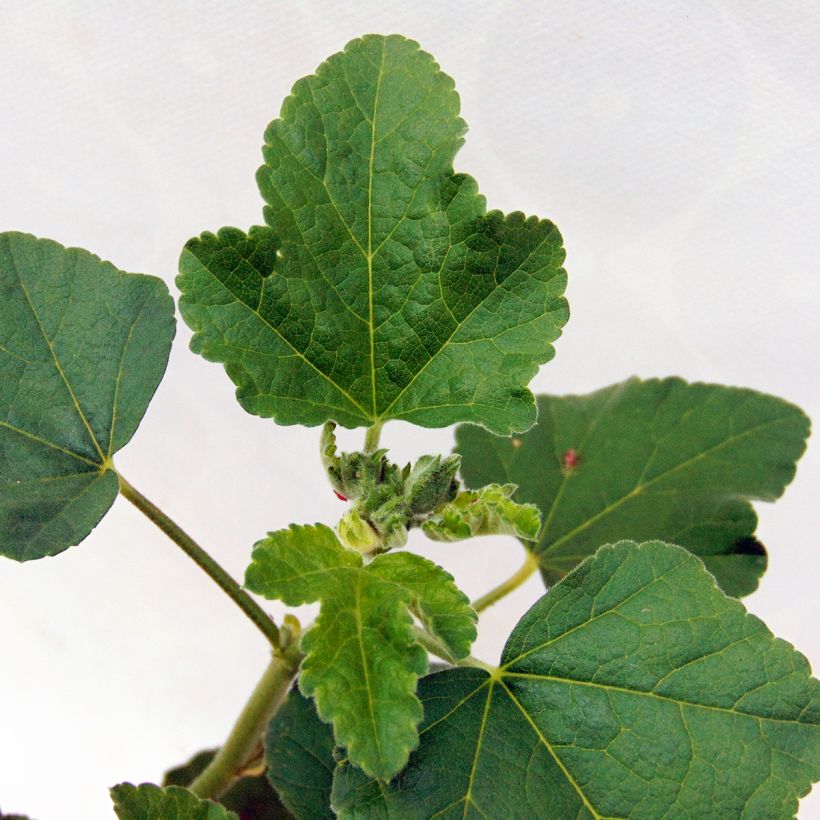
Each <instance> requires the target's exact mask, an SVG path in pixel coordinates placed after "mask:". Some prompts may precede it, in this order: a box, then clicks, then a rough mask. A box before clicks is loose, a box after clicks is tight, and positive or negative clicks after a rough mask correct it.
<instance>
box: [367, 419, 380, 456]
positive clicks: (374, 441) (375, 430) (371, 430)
mask: <svg viewBox="0 0 820 820" xmlns="http://www.w3.org/2000/svg"><path fill="white" fill-rule="evenodd" d="M381 434H382V422H380V421H377V422H376V423H375V424H374V425H373V426H372V427H368V428H367V432H366V433H365V436H364V451H365V452H366V453H373V452H375V451H376V450H377V449H378V447H379V439H380V438H381Z"/></svg>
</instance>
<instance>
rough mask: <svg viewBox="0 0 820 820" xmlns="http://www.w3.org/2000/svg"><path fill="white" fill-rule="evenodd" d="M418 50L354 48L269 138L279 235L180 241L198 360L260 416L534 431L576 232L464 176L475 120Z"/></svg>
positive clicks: (293, 102)
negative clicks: (564, 237)
mask: <svg viewBox="0 0 820 820" xmlns="http://www.w3.org/2000/svg"><path fill="white" fill-rule="evenodd" d="M458 111H459V99H458V95H457V94H456V92H455V90H454V88H453V82H452V80H451V79H450V78H449V77H448V76H447V75H446V74H444V73H442V72H441V71H440V70H439V67H438V65H437V64H436V63H435V62H434V61H433V58H432V57H431V56H430V55H429V54H426V53H425V52H423V51H420V50H419V46H418V44H417V43H414V42H413V41H411V40H406V39H404V38H403V37H399V36H390V37H382V36H377V35H369V36H367V37H364V38H362V39H360V40H354V41H353V42H351V43H350V44H348V46H347V47H346V48H345V50H344V51H343V52H341V53H339V54H335V55H333V56H332V57H331V58H330V59H329V60H327V62H325V63H323V64H322V65H321V66H320V67H319V68H318V70H317V72H316V74H315V75H313V76H310V77H306V78H304V79H302V80H300V81H299V82H298V83H296V85H295V86H294V88H293V92H292V94H291V96H290V97H288V98H287V99H286V100H285V102H284V104H283V106H282V111H281V117H280V119H278V120H275V121H274V122H273V123H271V125H270V126H269V127H268V129H267V131H266V133H265V146H264V160H265V164H264V165H263V166H262V167H261V168H260V169H259V173H258V175H257V180H258V183H259V187H260V190H261V192H262V195H263V197H264V199H265V201H266V203H267V207H266V208H265V219H266V222H267V224H268V226H269V227H265V228H260V227H257V228H252V229H251V230H250V232H249V233H247V234H246V233H244V232H242V231H239V230H237V229H235V228H224V229H223V230H221V231H219V232H218V233H217V234H215V235H214V234H211V233H206V234H203V235H202V236H201V237H199V238H198V239H192V240H191V241H190V242H188V244H187V245H186V246H185V249H184V250H183V253H182V257H181V260H180V277H179V279H178V280H177V281H178V285H179V288H180V290H181V291H182V294H183V295H182V299H181V300H180V311H181V313H182V316H183V318H184V319H185V321H186V322H187V323H188V324H189V325H190V326H191V328H192V329H193V330H194V332H195V335H194V337H193V340H192V342H191V346H192V349H193V350H194V351H195V352H197V353H201V354H202V355H203V356H205V358H207V359H210V360H212V361H217V362H223V363H224V364H225V367H226V370H227V371H228V375H229V376H230V377H231V379H232V380H233V381H234V382H235V383H236V385H237V388H238V389H237V397H238V399H239V401H240V402H241V404H242V406H243V407H244V408H245V409H246V410H247V411H248V412H251V413H255V414H257V415H260V416H265V417H273V418H275V419H276V421H278V422H279V423H280V424H306V425H316V424H321V423H322V422H324V421H326V420H328V419H335V420H336V421H338V422H339V423H341V424H343V425H345V426H347V427H355V426H369V425H372V424H374V423H376V422H379V421H384V420H387V419H404V420H405V421H410V422H413V423H415V424H420V425H422V426H425V427H442V426H446V425H448V424H452V423H454V422H457V421H471V422H474V423H476V424H482V425H484V426H486V427H487V428H489V429H491V430H493V431H495V432H497V433H509V432H510V431H512V430H525V429H527V428H528V427H530V426H531V425H532V424H533V423H534V421H535V403H534V400H533V396H532V394H531V393H530V392H529V391H528V390H527V389H526V385H527V383H528V382H529V381H530V379H531V378H532V377H533V376H534V375H535V373H536V370H537V369H538V365H539V364H541V363H543V362H546V361H548V360H549V359H550V358H552V356H553V353H554V351H553V348H552V345H551V343H552V342H553V341H554V340H555V339H556V338H557V337H558V335H559V334H560V332H561V328H562V327H563V325H564V324H565V323H566V321H567V318H568V310H567V305H566V301H565V300H564V299H563V292H564V288H565V285H566V275H565V273H564V271H563V269H562V268H561V265H562V263H563V260H564V251H563V248H562V243H561V237H560V235H559V234H558V231H557V229H556V228H555V226H554V225H553V224H552V223H550V222H547V221H544V220H539V219H537V218H535V217H530V218H525V217H524V216H523V215H522V214H520V213H513V214H510V215H507V216H504V215H503V214H501V213H499V212H497V211H492V212H489V213H487V212H486V210H485V201H484V198H483V197H482V196H481V195H480V194H479V193H478V188H477V185H476V182H475V180H473V179H472V178H471V177H469V176H466V175H464V174H455V173H454V172H453V167H452V166H453V158H454V156H455V153H456V151H457V150H458V149H459V147H460V146H461V144H462V142H463V139H462V138H463V135H464V132H465V130H466V125H465V124H464V122H463V121H462V120H461V119H460V118H459V116H458Z"/></svg>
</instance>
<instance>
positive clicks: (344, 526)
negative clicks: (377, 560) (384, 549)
mask: <svg viewBox="0 0 820 820" xmlns="http://www.w3.org/2000/svg"><path fill="white" fill-rule="evenodd" d="M338 530H339V540H340V541H341V542H342V543H343V544H344V545H345V546H346V547H349V548H350V549H354V550H358V551H359V552H361V553H364V554H366V553H368V552H373V551H374V550H376V549H378V548H379V547H380V546H381V539H380V538H379V534H378V533H377V532H376V531H375V530H374V529H373V527H371V526H370V524H369V523H368V522H367V521H366V520H365V519H364V518H362V517H361V516H360V515H359V513H357V512H356V510H355V509H352V510H348V511H347V512H346V513H345V514H344V516H342V520H341V521H340V522H339V527H338Z"/></svg>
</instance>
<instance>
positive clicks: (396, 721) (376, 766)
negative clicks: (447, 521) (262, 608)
mask: <svg viewBox="0 0 820 820" xmlns="http://www.w3.org/2000/svg"><path fill="white" fill-rule="evenodd" d="M246 585H247V587H248V589H250V590H251V591H253V592H257V593H259V594H261V595H264V596H265V597H267V598H278V599H280V600H282V601H284V602H285V603H286V604H289V605H290V606H299V605H300V604H305V603H311V602H313V601H321V602H322V606H321V611H320V614H319V618H318V619H317V621H316V625H315V626H314V627H313V628H312V629H311V630H310V631H309V632H307V634H306V635H305V637H304V639H303V642H302V647H303V649H304V651H305V654H306V657H305V659H304V661H303V662H302V669H301V674H300V676H299V687H300V689H301V690H302V692H304V693H305V694H306V695H312V696H313V697H314V698H315V700H316V704H317V708H318V710H319V714H320V715H321V716H322V718H323V719H324V720H327V721H333V727H334V732H335V736H336V740H337V741H338V742H339V743H341V744H343V745H345V746H346V747H347V749H348V753H349V754H350V758H351V760H353V761H355V763H356V764H357V765H358V766H361V768H362V769H364V770H365V771H366V772H368V773H369V774H371V775H373V776H375V777H380V778H385V779H386V778H390V777H392V776H393V775H394V774H396V773H397V772H398V771H400V770H401V768H402V767H403V766H404V764H405V763H406V762H407V755H408V754H409V752H410V750H411V749H413V748H414V747H415V745H416V743H417V742H418V734H417V729H416V727H417V725H418V723H419V721H420V720H421V717H422V709H421V705H420V703H419V701H418V698H417V697H416V695H415V690H416V681H417V679H418V678H419V676H421V675H423V674H424V673H425V672H426V671H427V653H426V652H425V650H424V649H423V648H422V647H421V646H420V645H419V644H417V643H416V639H415V637H414V635H413V630H412V618H411V613H413V614H415V615H417V616H418V618H419V619H420V620H421V622H422V623H423V624H424V626H425V627H426V628H427V629H428V630H429V631H430V632H431V633H432V634H433V635H434V636H435V637H436V638H438V639H439V640H441V641H442V642H443V643H444V645H445V646H446V647H447V649H448V650H449V651H450V652H451V653H452V655H453V656H454V657H456V658H462V657H464V656H466V655H467V654H468V653H469V651H470V645H471V644H472V642H473V639H474V638H475V618H476V616H475V613H474V612H473V610H472V609H471V608H470V605H469V601H468V599H467V598H466V596H465V595H464V594H463V593H461V592H460V591H459V590H458V589H457V588H456V586H455V584H454V583H453V579H452V576H450V575H448V574H447V573H446V572H445V571H444V570H443V569H441V568H440V567H437V566H436V565H435V564H434V563H432V562H431V561H428V560H427V559H425V558H422V557H421V556H418V555H412V554H410V553H406V552H402V553H389V554H387V555H381V556H379V557H377V558H375V559H374V560H373V561H372V562H371V563H369V564H368V565H367V566H365V565H364V563H363V560H362V556H361V555H360V554H359V553H358V552H354V551H353V550H350V549H347V548H345V547H343V546H342V545H341V544H340V543H339V541H338V539H337V538H336V536H335V534H334V533H333V530H331V529H329V528H328V527H324V526H321V525H316V526H312V527H297V526H292V527H291V528H290V529H288V530H281V531H279V532H274V533H270V534H269V535H268V537H267V538H266V539H264V540H262V541H260V542H259V543H257V545H256V547H255V548H254V551H253V563H252V564H251V565H250V566H249V567H248V571H247V575H246Z"/></svg>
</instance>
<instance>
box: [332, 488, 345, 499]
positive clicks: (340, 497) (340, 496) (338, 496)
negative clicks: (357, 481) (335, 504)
mask: <svg viewBox="0 0 820 820" xmlns="http://www.w3.org/2000/svg"><path fill="white" fill-rule="evenodd" d="M333 495H335V496H336V498H338V499H339V501H347V497H346V496H343V495H342V494H341V493H339V492H336V490H334V491H333Z"/></svg>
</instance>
